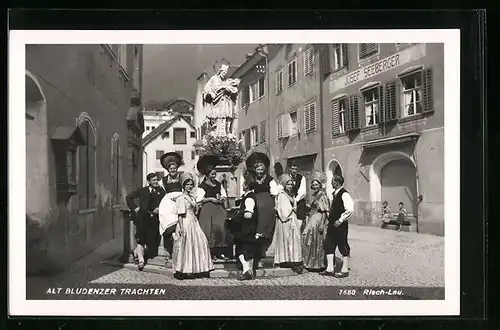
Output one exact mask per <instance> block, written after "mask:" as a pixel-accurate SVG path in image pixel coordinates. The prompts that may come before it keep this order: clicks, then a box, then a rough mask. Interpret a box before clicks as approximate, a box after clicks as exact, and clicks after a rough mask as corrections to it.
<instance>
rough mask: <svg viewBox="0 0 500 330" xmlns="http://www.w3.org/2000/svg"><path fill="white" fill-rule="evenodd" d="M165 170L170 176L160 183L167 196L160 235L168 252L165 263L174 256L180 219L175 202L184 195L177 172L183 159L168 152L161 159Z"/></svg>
mask: <svg viewBox="0 0 500 330" xmlns="http://www.w3.org/2000/svg"><path fill="white" fill-rule="evenodd" d="M160 163H161V166H163V168H165V169H166V170H167V171H168V174H167V175H166V176H164V177H163V179H162V180H161V181H160V185H161V186H163V189H165V196H164V197H163V199H162V200H161V203H160V206H159V221H160V228H159V230H160V235H163V247H164V248H165V251H166V256H165V263H166V262H167V261H168V260H169V259H170V257H171V256H172V249H173V238H172V234H173V233H174V232H175V227H176V225H177V221H178V217H177V216H176V215H175V214H174V213H173V212H172V210H173V209H174V206H175V200H176V199H177V197H179V196H181V195H182V186H181V183H180V174H179V172H178V171H177V170H178V168H179V167H180V166H181V165H182V157H181V156H180V155H179V154H178V153H176V152H168V153H166V154H163V156H161V158H160Z"/></svg>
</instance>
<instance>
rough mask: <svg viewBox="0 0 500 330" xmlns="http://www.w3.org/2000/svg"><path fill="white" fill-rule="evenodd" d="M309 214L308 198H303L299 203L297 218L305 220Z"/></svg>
mask: <svg viewBox="0 0 500 330" xmlns="http://www.w3.org/2000/svg"><path fill="white" fill-rule="evenodd" d="M306 215H307V205H306V200H305V199H301V200H300V201H299V202H298V203H297V219H299V220H305V219H306Z"/></svg>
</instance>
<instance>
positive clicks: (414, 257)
mask: <svg viewBox="0 0 500 330" xmlns="http://www.w3.org/2000/svg"><path fill="white" fill-rule="evenodd" d="M349 235H350V241H349V243H350V245H351V249H352V255H351V265H350V266H351V272H350V276H349V277H348V278H344V279H337V278H331V277H324V276H321V275H319V274H316V273H305V274H302V275H296V276H288V277H277V278H265V279H264V278H262V279H256V280H253V281H245V282H240V281H238V280H235V279H224V278H212V279H196V280H185V281H179V280H176V279H174V278H173V277H172V276H165V275H162V274H155V273H146V272H138V271H134V270H127V269H123V268H117V267H112V266H109V265H104V264H103V262H104V261H105V260H106V259H109V258H111V257H112V255H114V256H116V254H117V253H119V247H120V245H119V244H115V248H116V250H117V251H114V252H112V251H97V252H96V253H94V255H93V256H89V257H88V258H86V260H81V261H80V262H78V263H77V264H76V265H75V266H74V267H73V268H72V269H70V270H68V271H66V272H65V273H63V274H60V275H58V276H55V277H53V278H39V277H38V278H31V277H30V278H28V280H27V299H43V298H44V297H46V293H45V292H46V290H47V288H48V287H61V288H68V287H82V286H87V287H90V286H92V287H96V286H101V285H107V287H109V285H112V286H113V287H117V288H122V287H134V286H137V285H144V284H152V285H155V287H162V286H163V287H165V288H166V295H165V296H161V298H160V297H158V296H156V297H155V298H154V299H330V298H331V297H332V294H333V291H338V290H339V288H343V287H345V288H347V287H351V288H357V290H358V291H362V290H363V289H370V288H374V287H380V286H390V287H426V288H429V289H432V288H439V287H441V288H442V287H444V238H443V237H438V236H432V235H426V234H416V233H406V232H395V231H391V230H382V229H379V228H373V227H363V226H357V225H351V226H350V229H349ZM106 254H107V255H106ZM110 254H112V255H110ZM141 287H144V286H141ZM407 290H410V291H411V289H407ZM431 291H432V290H431ZM443 292H444V290H443ZM337 294H338V292H337ZM409 295H411V294H409V293H408V294H407V296H409ZM135 297H137V298H135ZM46 298H49V297H46ZM50 298H55V299H68V298H67V297H66V298H64V297H59V298H57V297H50ZM347 298H348V297H346V298H341V299H347ZM443 298H444V297H443ZM79 299H95V297H94V298H91V297H88V298H85V297H84V298H79ZM115 299H116V298H115ZM120 299H126V298H124V297H123V296H122V297H121V298H120ZM134 299H151V298H140V296H134ZM337 299H338V298H337Z"/></svg>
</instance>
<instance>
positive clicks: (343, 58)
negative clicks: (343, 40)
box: [333, 44, 347, 70]
mask: <svg viewBox="0 0 500 330" xmlns="http://www.w3.org/2000/svg"><path fill="white" fill-rule="evenodd" d="M345 66H347V44H333V70H339V69H342V68H343V67H345Z"/></svg>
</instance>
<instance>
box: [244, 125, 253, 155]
mask: <svg viewBox="0 0 500 330" xmlns="http://www.w3.org/2000/svg"><path fill="white" fill-rule="evenodd" d="M243 137H244V139H245V140H244V141H245V150H246V151H248V150H250V146H251V143H252V140H251V139H250V138H251V137H250V130H249V129H246V130H244V131H243Z"/></svg>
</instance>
